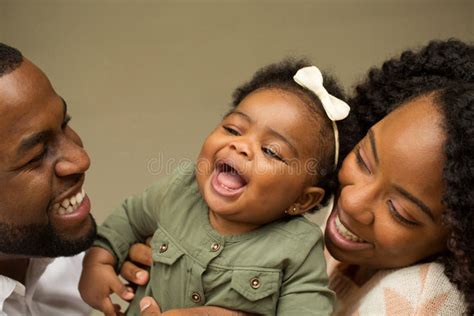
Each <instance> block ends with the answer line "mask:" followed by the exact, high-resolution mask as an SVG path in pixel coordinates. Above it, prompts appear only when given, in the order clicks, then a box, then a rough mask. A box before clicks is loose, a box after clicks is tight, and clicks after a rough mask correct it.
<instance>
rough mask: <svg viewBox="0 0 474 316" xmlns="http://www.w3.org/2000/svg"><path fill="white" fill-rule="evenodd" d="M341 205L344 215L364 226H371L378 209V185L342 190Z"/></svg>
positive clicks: (364, 185) (361, 185)
mask: <svg viewBox="0 0 474 316" xmlns="http://www.w3.org/2000/svg"><path fill="white" fill-rule="evenodd" d="M339 199H340V201H339V203H340V204H339V205H340V207H341V208H342V210H343V211H344V213H346V214H348V215H349V216H351V217H352V218H353V219H354V220H355V221H358V222H360V223H361V224H364V225H371V224H372V223H373V221H374V219H375V213H374V210H375V209H376V208H377V207H378V206H377V205H378V203H377V200H378V189H377V186H376V185H373V184H372V185H370V184H369V185H368V184H365V183H364V184H360V185H348V186H346V187H344V188H343V189H342V190H341V194H340V196H339Z"/></svg>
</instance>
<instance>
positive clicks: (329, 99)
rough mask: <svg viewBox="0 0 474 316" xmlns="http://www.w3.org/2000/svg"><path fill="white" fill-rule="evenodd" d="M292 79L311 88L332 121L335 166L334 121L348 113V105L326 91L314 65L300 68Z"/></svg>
mask: <svg viewBox="0 0 474 316" xmlns="http://www.w3.org/2000/svg"><path fill="white" fill-rule="evenodd" d="M293 79H294V80H295V81H296V83H297V84H299V85H300V86H302V87H304V88H306V89H308V90H311V91H312V92H314V94H316V95H317V96H318V98H319V100H320V101H321V103H322V105H323V108H324V110H325V111H326V114H327V116H328V117H329V119H330V120H331V121H332V126H333V130H334V140H335V152H334V165H336V166H337V161H338V159H339V132H338V130H337V125H336V122H335V121H340V120H343V119H345V118H346V117H347V115H349V111H350V107H349V105H348V104H347V103H346V102H344V101H342V100H340V99H338V98H336V97H335V96H333V95H330V94H329V93H328V92H327V90H326V89H325V88H324V86H323V75H322V74H321V71H319V69H318V67H316V66H309V67H304V68H301V69H300V70H298V71H297V72H296V74H295V75H294V76H293Z"/></svg>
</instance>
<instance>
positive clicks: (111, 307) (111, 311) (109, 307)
mask: <svg viewBox="0 0 474 316" xmlns="http://www.w3.org/2000/svg"><path fill="white" fill-rule="evenodd" d="M100 310H101V311H102V312H103V313H104V315H105V316H117V315H120V306H118V305H117V304H113V303H112V300H111V299H110V297H106V298H104V299H103V300H102V303H101V308H100Z"/></svg>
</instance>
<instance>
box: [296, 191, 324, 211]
mask: <svg viewBox="0 0 474 316" xmlns="http://www.w3.org/2000/svg"><path fill="white" fill-rule="evenodd" d="M324 194H325V192H324V189H323V188H320V187H307V188H306V189H305V190H304V191H303V194H301V196H300V197H299V198H298V200H297V201H296V202H295V204H294V205H295V206H296V210H297V213H296V214H292V215H299V214H303V213H306V212H307V211H309V210H311V209H312V208H313V207H315V206H316V205H318V204H319V203H320V202H321V201H322V200H323V198H324Z"/></svg>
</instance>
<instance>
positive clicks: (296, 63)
mask: <svg viewBox="0 0 474 316" xmlns="http://www.w3.org/2000/svg"><path fill="white" fill-rule="evenodd" d="M311 65H312V64H311V62H309V61H308V60H306V59H294V58H286V59H284V60H282V61H281V62H278V63H274V64H270V65H267V66H265V67H263V68H261V69H259V70H258V71H257V72H256V73H255V74H254V76H253V77H252V79H251V80H250V81H248V82H246V83H244V84H242V85H241V86H239V87H238V88H237V89H235V91H234V93H233V95H232V107H233V108H235V107H237V106H238V105H239V103H240V102H241V101H242V100H243V99H244V98H245V97H246V96H248V95H249V94H251V93H252V92H254V91H257V90H261V89H278V90H283V91H287V92H290V93H293V94H295V95H296V96H298V97H299V98H300V99H301V100H302V101H303V102H304V103H305V104H306V105H307V108H308V110H309V113H311V114H312V116H313V119H314V124H315V130H319V134H318V137H317V139H318V143H319V144H318V145H317V146H315V147H316V148H319V149H320V150H319V152H317V153H316V155H317V158H318V160H319V163H318V164H317V165H316V166H311V167H315V169H316V170H315V171H316V172H317V173H318V174H319V175H320V177H318V179H317V185H318V186H319V187H322V188H323V189H324V190H325V192H326V194H325V198H324V199H323V201H322V204H323V205H324V204H326V203H327V201H328V199H329V197H330V196H331V194H332V193H334V192H335V190H336V188H337V173H336V170H335V168H334V146H335V142H334V136H333V135H334V132H333V128H332V123H331V121H330V120H329V118H328V116H327V115H326V113H325V111H324V109H323V107H322V104H321V101H320V100H319V98H318V97H317V96H316V94H314V93H313V92H311V91H310V90H308V89H306V88H303V87H302V86H300V85H299V84H298V83H296V82H295V80H294V79H293V76H294V75H295V74H296V72H297V71H298V70H299V69H301V68H303V67H307V66H311ZM323 78H324V87H325V88H326V90H327V91H328V92H329V93H330V94H331V95H333V96H335V97H337V98H339V99H342V100H344V99H345V96H344V92H343V90H342V89H341V88H340V86H339V84H338V83H337V81H336V79H335V78H334V77H332V76H330V75H328V74H326V73H323ZM341 136H342V135H341ZM346 143H348V142H344V144H346ZM352 145H353V144H352ZM349 146H350V145H349ZM351 148H352V146H351ZM348 150H349V149H346V148H343V149H341V152H342V151H343V152H347V151H348Z"/></svg>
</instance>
